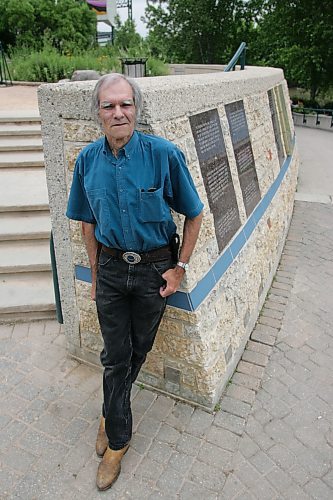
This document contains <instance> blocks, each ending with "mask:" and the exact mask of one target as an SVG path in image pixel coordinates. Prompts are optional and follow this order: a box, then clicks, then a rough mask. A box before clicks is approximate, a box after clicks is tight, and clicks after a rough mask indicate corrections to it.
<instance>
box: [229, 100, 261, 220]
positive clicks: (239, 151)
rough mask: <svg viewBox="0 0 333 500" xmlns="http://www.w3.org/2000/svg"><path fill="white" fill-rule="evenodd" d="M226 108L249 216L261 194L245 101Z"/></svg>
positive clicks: (233, 103)
mask: <svg viewBox="0 0 333 500" xmlns="http://www.w3.org/2000/svg"><path fill="white" fill-rule="evenodd" d="M225 109H226V113H227V118H228V122H229V128H230V135H231V141H232V144H233V147H234V153H235V159H236V165H237V170H238V176H239V182H240V186H241V190H242V194H243V200H244V206H245V210H246V215H247V216H249V215H250V214H251V212H252V211H253V209H254V208H255V206H256V205H257V204H258V202H259V201H260V198H261V195H260V189H259V183H258V178H257V172H256V169H255V164H254V158H253V151H252V146H251V141H250V136H249V129H248V126H247V121H246V116H245V110H244V104H243V101H237V102H232V103H231V104H227V105H226V107H225Z"/></svg>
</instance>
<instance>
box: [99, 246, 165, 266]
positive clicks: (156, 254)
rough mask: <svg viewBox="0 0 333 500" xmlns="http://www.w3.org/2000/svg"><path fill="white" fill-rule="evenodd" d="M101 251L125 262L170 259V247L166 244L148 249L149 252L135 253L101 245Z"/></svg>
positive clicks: (143, 262)
mask: <svg viewBox="0 0 333 500" xmlns="http://www.w3.org/2000/svg"><path fill="white" fill-rule="evenodd" d="M102 250H103V252H105V253H107V254H109V255H112V256H113V257H116V258H117V259H123V260H124V261H125V262H127V264H138V263H139V262H141V263H142V264H148V263H149V262H157V261H159V260H163V259H170V258H171V256H172V254H171V249H170V246H169V245H167V246H165V247H161V248H157V249H156V250H150V251H149V252H143V253H136V252H123V251H122V250H118V249H117V248H109V247H105V246H104V245H102Z"/></svg>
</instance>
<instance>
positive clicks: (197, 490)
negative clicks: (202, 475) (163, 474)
mask: <svg viewBox="0 0 333 500" xmlns="http://www.w3.org/2000/svg"><path fill="white" fill-rule="evenodd" d="M178 498H180V500H194V499H199V498H200V499H202V498H204V499H205V500H217V498H218V496H217V493H214V492H212V491H207V489H206V488H202V487H200V486H198V484H195V483H190V482H189V481H185V483H184V485H183V487H182V489H181V491H180V493H179V495H178Z"/></svg>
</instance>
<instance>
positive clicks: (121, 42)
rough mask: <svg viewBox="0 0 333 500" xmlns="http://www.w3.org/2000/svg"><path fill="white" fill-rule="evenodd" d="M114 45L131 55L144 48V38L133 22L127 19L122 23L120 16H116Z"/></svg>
mask: <svg viewBox="0 0 333 500" xmlns="http://www.w3.org/2000/svg"><path fill="white" fill-rule="evenodd" d="M115 21H116V25H115V41H114V46H115V48H116V49H119V50H120V51H123V52H127V53H131V54H132V55H133V56H134V55H136V54H139V53H141V52H142V51H143V50H146V49H144V45H145V44H144V40H143V38H142V37H141V36H140V35H139V33H137V31H136V27H135V22H134V21H131V20H130V19H127V20H126V21H125V22H124V23H123V24H122V22H121V20H120V17H119V16H117V17H116V20H115Z"/></svg>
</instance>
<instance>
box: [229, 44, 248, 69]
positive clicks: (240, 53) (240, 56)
mask: <svg viewBox="0 0 333 500" xmlns="http://www.w3.org/2000/svg"><path fill="white" fill-rule="evenodd" d="M245 56H246V43H245V42H242V43H241V44H240V46H239V47H238V49H237V51H236V52H235V54H234V56H233V57H232V59H231V60H230V62H229V63H228V64H227V66H226V67H225V68H224V71H235V69H236V64H237V63H238V61H239V63H240V69H245Z"/></svg>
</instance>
